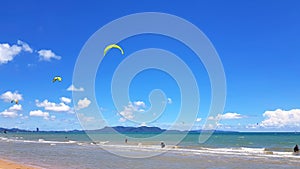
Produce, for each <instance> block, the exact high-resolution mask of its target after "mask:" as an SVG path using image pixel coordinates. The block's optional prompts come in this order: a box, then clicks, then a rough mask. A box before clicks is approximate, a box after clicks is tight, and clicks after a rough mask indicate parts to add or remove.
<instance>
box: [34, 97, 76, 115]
mask: <svg viewBox="0 0 300 169" xmlns="http://www.w3.org/2000/svg"><path fill="white" fill-rule="evenodd" d="M35 102H36V106H37V107H44V109H45V110H48V111H55V112H67V111H70V110H71V108H70V106H68V105H66V104H65V103H58V104H56V103H53V102H49V101H48V100H47V99H46V100H44V101H43V102H39V101H38V100H36V101H35Z"/></svg>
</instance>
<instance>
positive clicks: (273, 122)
mask: <svg viewBox="0 0 300 169" xmlns="http://www.w3.org/2000/svg"><path fill="white" fill-rule="evenodd" d="M263 117H265V120H263V121H262V122H261V123H260V126H262V127H274V128H282V127H299V126H300V109H292V110H282V109H277V110H275V111H265V113H264V114H263Z"/></svg>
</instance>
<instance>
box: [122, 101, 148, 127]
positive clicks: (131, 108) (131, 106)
mask: <svg viewBox="0 0 300 169" xmlns="http://www.w3.org/2000/svg"><path fill="white" fill-rule="evenodd" d="M145 107H146V105H145V103H144V102H142V101H136V102H133V103H132V102H129V103H128V105H127V106H124V109H123V111H121V112H120V113H119V114H120V115H122V116H123V117H121V118H120V119H119V121H120V122H125V121H126V119H129V120H130V119H133V118H134V113H139V112H140V113H141V112H144V111H145V110H144V108H145Z"/></svg>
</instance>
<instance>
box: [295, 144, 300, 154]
mask: <svg viewBox="0 0 300 169" xmlns="http://www.w3.org/2000/svg"><path fill="white" fill-rule="evenodd" d="M294 153H299V148H298V145H297V144H296V146H295V147H294Z"/></svg>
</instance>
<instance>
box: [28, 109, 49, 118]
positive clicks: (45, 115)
mask: <svg viewBox="0 0 300 169" xmlns="http://www.w3.org/2000/svg"><path fill="white" fill-rule="evenodd" d="M29 116H36V117H43V118H44V119H45V120H48V119H49V113H48V112H43V111H41V110H33V111H30V112H29Z"/></svg>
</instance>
